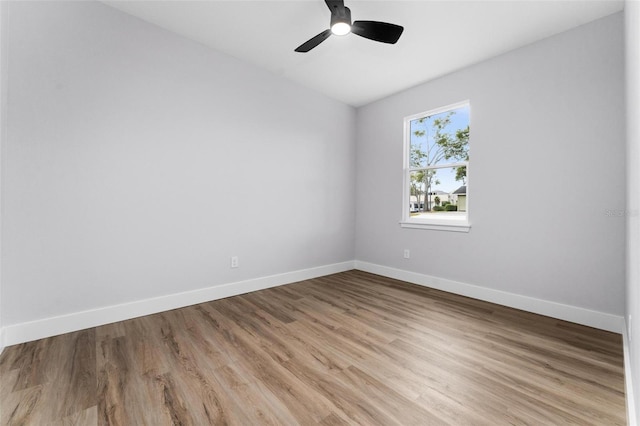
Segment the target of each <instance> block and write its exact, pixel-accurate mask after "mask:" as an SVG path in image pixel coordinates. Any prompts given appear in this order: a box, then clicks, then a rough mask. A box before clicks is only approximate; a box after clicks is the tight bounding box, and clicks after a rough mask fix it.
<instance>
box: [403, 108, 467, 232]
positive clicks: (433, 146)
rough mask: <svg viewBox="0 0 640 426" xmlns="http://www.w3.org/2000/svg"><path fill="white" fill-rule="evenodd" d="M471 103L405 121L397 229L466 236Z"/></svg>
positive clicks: (434, 111) (415, 116) (437, 110)
mask: <svg viewBox="0 0 640 426" xmlns="http://www.w3.org/2000/svg"><path fill="white" fill-rule="evenodd" d="M468 171H469V102H461V103H458V104H454V105H449V106H446V107H443V108H438V109H436V110H432V111H427V112H424V113H421V114H416V115H412V116H410V117H406V118H405V119H404V196H403V201H402V202H403V207H402V215H403V216H402V221H401V222H400V224H401V226H403V227H407V228H425V229H438V230H447V231H462V232H468V231H469V227H470V224H469V194H468V187H469V185H468V183H469V173H468Z"/></svg>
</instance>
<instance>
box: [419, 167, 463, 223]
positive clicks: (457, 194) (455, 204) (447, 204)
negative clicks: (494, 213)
mask: <svg viewBox="0 0 640 426" xmlns="http://www.w3.org/2000/svg"><path fill="white" fill-rule="evenodd" d="M466 170H467V168H466V166H460V167H445V168H441V169H424V170H416V171H413V172H411V173H410V179H409V181H410V188H409V191H410V194H409V195H410V197H409V203H410V204H409V212H410V214H411V217H418V218H419V217H425V218H426V217H432V216H433V215H464V214H465V213H466V211H467V187H466V183H465V182H466Z"/></svg>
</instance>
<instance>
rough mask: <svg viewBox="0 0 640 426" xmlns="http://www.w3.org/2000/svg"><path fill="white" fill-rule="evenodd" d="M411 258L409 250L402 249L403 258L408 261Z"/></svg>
mask: <svg viewBox="0 0 640 426" xmlns="http://www.w3.org/2000/svg"><path fill="white" fill-rule="evenodd" d="M410 257H411V251H410V250H409V249H404V258H405V259H409V258H410Z"/></svg>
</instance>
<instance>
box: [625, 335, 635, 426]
mask: <svg viewBox="0 0 640 426" xmlns="http://www.w3.org/2000/svg"><path fill="white" fill-rule="evenodd" d="M627 331H628V329H627V327H623V330H622V346H623V352H624V387H625V397H626V400H627V424H628V425H629V426H637V425H638V419H637V417H636V406H635V399H634V398H633V395H634V394H633V380H632V379H633V375H632V374H631V352H630V350H629V349H630V348H629V334H628V332H627Z"/></svg>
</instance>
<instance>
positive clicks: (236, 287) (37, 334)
mask: <svg viewBox="0 0 640 426" xmlns="http://www.w3.org/2000/svg"><path fill="white" fill-rule="evenodd" d="M353 267H354V262H353V261H349V262H343V263H335V264H331V265H324V266H319V267H316V268H309V269H303V270H298V271H293V272H286V273H283V274H277V275H270V276H266V277H260V278H255V279H250V280H246V281H239V282H234V283H228V284H223V285H217V286H214V287H208V288H203V289H198V290H193V291H187V292H183V293H176V294H171V295H167V296H161V297H154V298H151V299H144V300H137V301H135V302H130V303H124V304H121V305H113V306H106V307H104V308H98V309H91V310H88V311H82V312H74V313H71V314H67V315H61V316H57V317H51V318H44V319H40V320H37V321H30V322H25V323H20V324H14V325H9V326H6V327H4V328H3V329H2V330H0V337H1V336H2V334H4V336H3V337H4V342H3V343H4V344H5V345H6V346H10V345H15V344H18V343H24V342H29V341H32V340H37V339H42V338H45V337H51V336H55V335H58V334H63V333H69V332H72V331H78V330H83V329H86V328H91V327H97V326H100V325H104V324H109V323H112V322H117V321H123V320H128V319H131V318H136V317H140V316H143V315H150V314H155V313H158V312H163V311H168V310H171V309H176V308H182V307H185V306H190V305H195V304H198V303H204V302H208V301H211V300H216V299H222V298H225V297H230V296H236V295H238V294H243V293H249V292H252V291H256V290H262V289H266V288H270V287H276V286H279V285H284V284H290V283H294V282H298V281H304V280H308V279H311V278H316V277H321V276H324V275H329V274H335V273H338V272H344V271H349V270H351V269H353ZM0 342H2V341H0Z"/></svg>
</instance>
